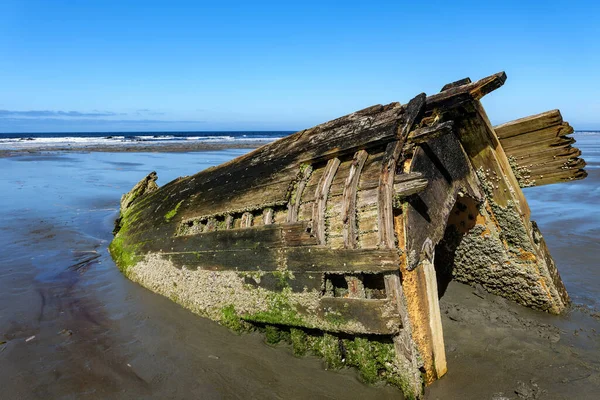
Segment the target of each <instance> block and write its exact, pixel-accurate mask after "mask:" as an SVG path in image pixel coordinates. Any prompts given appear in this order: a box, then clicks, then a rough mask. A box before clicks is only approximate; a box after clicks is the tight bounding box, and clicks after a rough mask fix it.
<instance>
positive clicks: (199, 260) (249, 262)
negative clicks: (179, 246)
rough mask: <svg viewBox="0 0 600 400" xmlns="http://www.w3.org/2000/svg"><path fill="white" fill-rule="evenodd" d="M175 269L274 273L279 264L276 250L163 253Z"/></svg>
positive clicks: (279, 259)
mask: <svg viewBox="0 0 600 400" xmlns="http://www.w3.org/2000/svg"><path fill="white" fill-rule="evenodd" d="M159 254H161V255H162V256H163V257H166V258H168V259H169V260H170V261H171V262H172V263H173V264H174V265H175V266H176V267H178V268H183V267H185V268H187V269H190V270H197V269H199V270H207V271H274V270H277V268H278V267H279V265H280V264H281V258H280V256H279V251H278V250H277V249H264V248H263V249H236V250H202V251H193V252H181V253H177V252H171V253H169V252H163V253H159Z"/></svg>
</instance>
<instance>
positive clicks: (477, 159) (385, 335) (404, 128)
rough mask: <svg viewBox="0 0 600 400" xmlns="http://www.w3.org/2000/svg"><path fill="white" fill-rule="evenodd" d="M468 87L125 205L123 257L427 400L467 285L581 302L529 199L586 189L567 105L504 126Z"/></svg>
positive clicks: (147, 281)
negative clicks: (450, 317) (452, 298)
mask: <svg viewBox="0 0 600 400" xmlns="http://www.w3.org/2000/svg"><path fill="white" fill-rule="evenodd" d="M505 80H506V75H505V74H504V73H498V74H495V75H492V76H489V77H487V78H484V79H481V80H479V81H477V82H471V80H470V79H468V78H467V79H463V80H460V81H457V82H454V83H450V84H447V85H445V86H444V87H443V88H442V90H441V92H440V93H437V94H434V95H431V96H426V95H425V94H424V93H422V94H419V95H418V96H416V97H415V98H413V99H412V100H410V101H409V102H408V103H407V104H400V103H391V104H388V105H375V106H372V107H369V108H366V109H364V110H361V111H357V112H354V113H352V114H349V115H346V116H344V117H341V118H338V119H335V120H333V121H329V122H326V123H324V124H321V125H318V126H315V127H313V128H310V129H306V130H303V131H300V132H297V133H294V134H292V135H290V136H287V137H285V138H283V139H280V140H277V141H275V142H273V143H270V144H267V145H265V146H262V147H260V148H258V149H256V150H254V151H252V152H250V153H248V154H246V155H244V156H241V157H238V158H236V159H234V160H231V161H229V162H227V163H225V164H222V165H219V166H216V167H212V168H209V169H207V170H204V171H201V172H199V173H197V174H195V175H193V176H187V177H181V178H178V179H176V180H174V181H172V182H170V183H167V184H166V185H164V186H162V187H160V188H159V187H158V186H157V185H156V183H155V181H156V173H151V174H150V175H148V176H147V177H146V178H145V179H143V180H142V181H140V182H139V183H138V184H137V185H136V186H135V187H134V188H133V189H132V190H131V191H130V192H129V193H127V194H126V195H124V196H123V198H122V199H121V211H120V216H119V218H118V220H117V221H116V223H115V237H114V240H113V242H112V243H111V245H110V251H111V254H112V256H113V258H114V259H115V261H116V263H117V265H118V266H119V268H120V269H121V270H122V271H123V273H124V274H125V275H126V276H127V277H128V278H130V279H131V280H133V281H136V282H138V283H139V284H141V285H143V286H145V287H146V288H148V289H150V290H152V291H154V292H156V293H160V294H162V295H164V296H167V297H169V298H171V299H172V300H173V301H175V302H177V303H179V304H181V305H182V306H183V307H186V308H188V309H190V310H191V311H193V312H195V313H197V314H199V315H201V316H204V317H207V318H210V319H212V320H215V321H219V322H220V323H222V324H224V325H226V326H228V327H230V328H232V329H236V330H244V329H249V328H251V329H260V330H263V331H264V332H265V334H266V339H267V341H269V342H277V341H279V340H287V341H289V342H290V343H291V344H292V348H293V351H294V353H295V354H296V355H303V354H305V353H307V352H310V353H313V354H317V355H319V356H321V357H323V358H324V360H325V362H326V364H327V366H328V367H329V368H339V367H344V366H354V367H356V368H357V369H358V370H359V373H360V376H361V377H362V379H363V380H364V381H365V382H369V383H371V382H375V381H384V382H387V383H390V384H393V385H396V386H398V387H400V388H401V389H402V391H403V392H404V394H405V395H406V396H407V397H408V398H419V397H420V396H421V395H422V392H423V388H424V386H425V385H427V384H429V383H431V382H433V381H434V380H435V379H437V378H440V377H441V376H442V375H444V373H445V372H446V358H445V350H444V337H443V330H442V323H441V317H440V309H439V303H438V301H439V298H440V297H441V296H442V295H443V293H444V291H445V289H446V287H447V285H448V283H449V282H450V280H452V279H455V280H458V281H460V282H464V283H467V284H473V285H474V284H477V285H481V286H483V288H485V289H486V290H487V291H489V292H491V293H494V294H497V295H501V296H504V297H505V298H507V299H510V300H513V301H515V302H518V303H520V304H522V305H525V306H528V307H532V308H534V309H537V310H543V311H546V312H549V313H554V314H559V313H561V312H562V311H563V310H565V308H566V307H567V306H568V304H569V297H568V294H567V292H566V290H565V287H564V286H563V283H562V281H561V278H560V276H559V273H558V271H557V268H556V266H555V264H554V262H553V260H552V258H551V256H550V254H549V252H548V249H547V247H546V244H545V242H544V239H543V237H542V234H541V233H540V231H539V229H538V228H537V226H536V224H535V222H533V221H531V220H530V210H529V207H528V204H527V201H526V199H525V197H524V195H523V191H522V190H521V188H523V187H527V186H535V185H548V184H555V183H560V182H569V181H572V180H576V179H582V178H585V176H586V172H585V170H584V169H583V167H584V166H585V162H584V161H583V160H582V159H581V158H579V156H580V151H579V150H578V149H576V148H575V147H573V146H572V144H573V143H574V139H572V138H570V137H568V136H567V135H568V134H570V133H572V132H573V129H572V128H571V127H570V126H569V124H568V123H566V122H564V121H563V119H562V116H561V114H560V112H559V111H558V110H554V111H549V112H546V113H543V114H539V115H534V116H530V117H526V118H523V119H519V120H516V121H512V122H509V123H506V124H503V125H500V126H495V127H494V126H492V125H491V124H490V121H489V119H488V117H487V115H486V112H485V111H484V109H483V107H482V104H481V103H480V101H479V100H480V99H481V98H482V97H483V96H485V95H486V94H488V93H490V92H492V91H493V90H495V89H497V88H499V87H501V86H502V85H503V84H504V82H505Z"/></svg>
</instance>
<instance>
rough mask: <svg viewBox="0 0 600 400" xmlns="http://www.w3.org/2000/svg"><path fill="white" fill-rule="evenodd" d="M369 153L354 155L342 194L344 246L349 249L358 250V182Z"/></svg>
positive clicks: (362, 152) (363, 151)
mask: <svg viewBox="0 0 600 400" xmlns="http://www.w3.org/2000/svg"><path fill="white" fill-rule="evenodd" d="M368 156H369V153H367V152H366V151H365V150H360V151H358V152H356V153H355V154H354V159H353V160H352V166H351V167H350V171H349V172H348V177H347V178H346V183H345V184H344V192H343V194H342V197H343V201H342V222H343V223H344V226H343V228H342V235H343V236H344V246H345V247H346V248H349V249H354V248H356V245H357V240H356V239H357V238H356V235H357V233H356V191H357V189H358V180H359V178H360V173H361V172H362V169H363V166H364V165H365V161H366V160H367V157H368Z"/></svg>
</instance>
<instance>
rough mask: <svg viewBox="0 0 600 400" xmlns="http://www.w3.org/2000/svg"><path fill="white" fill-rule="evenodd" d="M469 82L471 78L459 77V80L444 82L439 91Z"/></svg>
mask: <svg viewBox="0 0 600 400" xmlns="http://www.w3.org/2000/svg"><path fill="white" fill-rule="evenodd" d="M471 82H472V81H471V78H469V77H466V78H463V79H460V80H458V81H455V82H450V83H446V84H445V85H444V87H443V88H442V90H440V92H445V91H446V90H449V89H454V88H456V87H459V86H464V85H466V84H468V83H471Z"/></svg>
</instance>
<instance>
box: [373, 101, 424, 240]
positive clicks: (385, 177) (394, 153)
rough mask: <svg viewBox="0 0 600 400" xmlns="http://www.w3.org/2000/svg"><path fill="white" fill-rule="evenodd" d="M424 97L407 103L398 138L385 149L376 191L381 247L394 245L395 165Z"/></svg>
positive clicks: (419, 113)
mask: <svg viewBox="0 0 600 400" xmlns="http://www.w3.org/2000/svg"><path fill="white" fill-rule="evenodd" d="M425 99H426V96H425V93H421V94H419V95H418V96H416V97H415V98H413V99H412V100H411V101H410V102H409V103H408V106H407V107H406V113H405V115H404V121H403V125H402V127H401V128H400V129H399V133H398V140H396V141H394V142H390V143H389V144H388V145H387V147H386V149H385V155H384V156H383V160H382V166H381V175H380V178H379V192H378V205H379V240H380V246H381V247H387V248H390V249H391V248H394V247H395V237H394V223H393V211H392V208H393V190H394V188H393V186H394V175H395V172H396V165H397V163H398V159H399V158H400V156H401V152H402V148H403V147H404V143H406V139H407V137H408V134H409V133H410V131H411V130H412V127H413V126H414V124H415V122H416V121H417V119H418V118H419V117H420V116H421V115H422V113H423V107H424V106H425Z"/></svg>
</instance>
